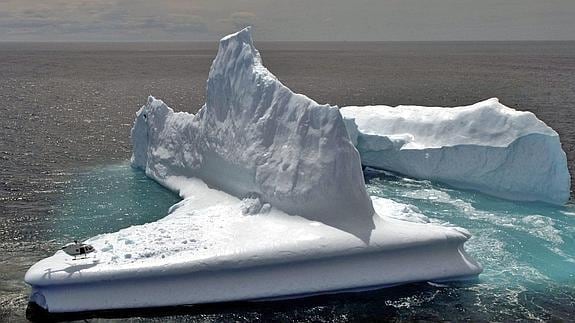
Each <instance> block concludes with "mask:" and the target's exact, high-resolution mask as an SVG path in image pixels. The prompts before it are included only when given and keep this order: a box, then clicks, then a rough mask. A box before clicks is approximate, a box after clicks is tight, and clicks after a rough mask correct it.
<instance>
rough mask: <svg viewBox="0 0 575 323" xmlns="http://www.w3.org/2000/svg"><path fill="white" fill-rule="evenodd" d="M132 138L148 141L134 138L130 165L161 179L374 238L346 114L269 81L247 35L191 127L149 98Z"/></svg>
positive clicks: (226, 44) (221, 66)
mask: <svg viewBox="0 0 575 323" xmlns="http://www.w3.org/2000/svg"><path fill="white" fill-rule="evenodd" d="M144 116H146V117H144ZM134 134H145V137H146V138H147V139H146V140H138V139H137V138H136V140H134V158H133V164H134V165H135V166H139V167H142V168H144V169H146V172H147V173H148V175H150V176H152V177H155V178H156V179H159V180H160V181H161V180H162V179H165V178H167V177H169V176H188V177H198V178H200V179H202V180H204V181H205V182H206V183H207V184H208V185H210V186H212V187H215V188H217V189H221V190H223V191H225V192H228V193H230V194H233V195H235V196H238V197H244V196H248V195H249V196H253V195H257V196H259V197H260V198H261V199H262V200H263V201H264V202H268V203H270V204H271V205H272V206H274V207H277V208H279V209H281V210H283V211H285V212H287V213H290V214H294V215H300V216H303V217H306V218H308V219H311V220H316V221H319V222H322V223H325V224H328V225H330V226H333V227H336V228H339V229H342V230H344V231H347V232H349V233H351V234H354V235H356V236H357V237H359V238H360V239H362V240H364V241H368V240H369V235H370V233H371V230H372V229H373V228H374V223H373V214H374V210H373V206H372V204H371V200H370V198H369V196H368V194H367V192H366V190H365V183H364V179H363V173H362V170H361V161H360V157H359V154H358V152H357V150H356V149H355V148H354V146H353V144H352V142H351V141H350V139H349V137H348V134H347V132H346V128H345V125H344V123H343V120H342V117H341V114H340V113H339V111H338V109H337V107H334V106H329V105H320V104H318V103H316V102H315V101H313V100H311V99H310V98H308V97H306V96H304V95H301V94H295V93H293V92H292V91H291V90H290V89H289V88H287V87H286V86H284V85H283V84H282V83H281V82H280V81H279V80H278V79H277V78H276V77H275V76H274V75H273V74H271V73H270V72H269V71H268V70H267V69H266V68H265V67H264V66H263V65H262V60H261V57H260V55H259V52H258V50H257V49H256V48H255V47H254V45H253V41H252V37H251V33H250V28H249V27H248V28H246V29H243V30H241V31H239V32H237V33H235V34H232V35H229V36H226V37H224V38H223V39H222V40H221V41H220V46H219V50H218V54H217V56H216V58H215V59H214V62H213V63H212V66H211V69H210V74H209V78H208V82H207V95H206V104H205V105H204V106H203V107H202V109H201V110H200V111H199V112H198V114H197V115H196V116H195V117H194V118H193V119H192V118H189V115H183V114H182V113H177V114H176V113H174V112H173V111H172V110H171V109H169V108H168V107H167V106H166V105H165V104H163V103H162V102H161V101H157V100H153V99H151V100H150V101H149V102H148V104H147V105H146V106H144V107H143V108H142V110H140V112H139V114H138V118H137V119H136V124H135V126H134V129H133V137H134ZM135 137H142V136H138V135H136V136H135Z"/></svg>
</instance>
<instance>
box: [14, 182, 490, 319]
mask: <svg viewBox="0 0 575 323" xmlns="http://www.w3.org/2000/svg"><path fill="white" fill-rule="evenodd" d="M178 181H185V182H186V184H185V187H186V188H187V191H186V192H181V194H182V195H183V196H185V197H186V198H185V199H184V200H182V201H181V202H180V203H178V204H176V205H175V206H173V207H172V208H171V210H170V213H169V215H168V216H166V217H165V218H163V219H161V220H159V221H157V222H153V223H149V224H145V225H140V226H133V227H130V228H126V229H123V230H121V231H119V232H115V233H109V234H104V235H100V236H97V237H94V238H92V239H90V240H88V241H87V242H88V243H90V244H92V245H93V246H94V247H95V248H96V252H94V253H92V254H90V255H88V257H87V258H86V259H79V260H73V257H71V256H68V255H67V254H65V253H64V252H62V251H58V252H56V254H55V255H53V256H52V257H49V258H46V259H44V260H42V261H40V262H38V263H37V264H35V265H34V266H32V267H31V268H30V269H29V271H28V272H27V273H26V277H25V280H26V282H27V283H28V284H30V285H31V286H32V288H33V291H32V296H31V301H33V302H35V303H37V304H38V305H40V306H41V307H42V308H45V309H46V310H48V311H49V312H53V313H56V312H80V311H94V310H102V309H121V308H144V307H160V306H175V305H187V304H199V303H214V302H225V301H237V300H256V299H257V300H261V299H273V298H282V297H298V296H306V295H312V294H321V293H332V292H337V291H344V290H350V289H367V288H376V287H385V286H389V285H396V284H403V283H409V282H418V281H448V280H459V279H465V278H472V277H475V276H476V275H478V274H479V273H480V272H481V270H482V269H481V266H480V265H478V264H477V263H476V262H475V261H474V260H472V259H471V257H469V256H468V255H467V254H466V253H465V251H464V249H463V244H464V242H465V241H466V240H467V239H468V238H469V234H468V233H467V232H466V231H465V230H464V229H460V228H454V227H443V226H438V225H434V224H430V223H415V222H409V221H404V220H400V219H398V218H404V219H407V220H410V219H414V220H416V221H420V220H421V215H420V214H418V213H417V212H415V211H414V210H412V209H410V208H409V207H408V206H406V205H403V204H400V203H396V202H393V201H391V200H386V199H376V200H374V207H375V209H376V212H377V214H375V215H374V222H375V224H376V227H375V229H374V230H373V231H372V234H371V237H370V240H369V242H368V243H365V242H364V241H362V240H361V239H359V238H357V237H356V236H354V235H352V234H349V233H347V232H345V231H342V230H339V229H336V228H334V227H331V226H327V225H325V224H322V223H320V222H315V221H311V220H308V219H305V218H302V217H299V216H292V215H288V214H286V213H284V212H282V211H280V210H277V209H275V208H267V207H265V206H264V207H263V208H262V210H261V211H260V212H259V213H257V214H249V213H250V212H249V210H250V207H251V204H250V203H257V201H253V200H250V199H244V200H240V199H237V198H235V197H233V196H231V195H228V194H226V193H223V192H221V191H217V190H213V189H210V188H208V187H207V185H205V184H204V183H203V182H202V181H201V180H198V179H183V178H170V179H169V180H168V181H167V182H166V183H164V184H166V185H167V186H170V185H172V184H174V183H177V182H178ZM179 184H181V182H180V183H179ZM420 222H421V221H420Z"/></svg>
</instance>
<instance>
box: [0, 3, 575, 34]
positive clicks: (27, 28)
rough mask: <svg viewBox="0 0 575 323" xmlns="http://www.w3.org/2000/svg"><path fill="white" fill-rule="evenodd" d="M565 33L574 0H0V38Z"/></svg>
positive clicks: (574, 20) (573, 28)
mask: <svg viewBox="0 0 575 323" xmlns="http://www.w3.org/2000/svg"><path fill="white" fill-rule="evenodd" d="M245 25H253V26H254V33H255V37H256V39H258V40H574V39H575V0H307V1H304V0H199V1H185V0H164V1H151V0H0V40H88V41H93V40H103V41H125V40H135V41H137V40H192V41H193V40H214V39H217V38H219V37H220V36H222V35H224V34H227V33H230V32H232V31H234V30H236V29H239V28H241V27H243V26H245Z"/></svg>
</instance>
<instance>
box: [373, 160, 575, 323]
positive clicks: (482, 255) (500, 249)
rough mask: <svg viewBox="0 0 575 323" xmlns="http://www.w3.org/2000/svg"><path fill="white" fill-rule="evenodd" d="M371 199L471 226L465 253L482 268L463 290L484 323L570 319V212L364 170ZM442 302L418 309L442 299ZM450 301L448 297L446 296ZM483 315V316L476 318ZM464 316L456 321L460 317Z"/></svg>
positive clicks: (574, 257)
mask: <svg viewBox="0 0 575 323" xmlns="http://www.w3.org/2000/svg"><path fill="white" fill-rule="evenodd" d="M365 176H366V182H367V187H368V191H369V193H370V194H371V195H377V196H381V197H387V198H391V199H393V200H395V201H397V202H402V203H409V204H413V205H415V206H417V207H418V208H419V209H420V210H421V212H422V213H424V214H425V215H426V216H428V217H429V218H430V219H431V220H432V221H433V222H437V223H446V224H449V225H456V226H460V227H463V228H466V229H468V230H469V231H470V232H471V233H472V234H473V237H472V238H471V239H470V240H469V241H468V242H467V243H466V250H467V251H468V252H469V253H470V254H471V255H472V256H473V257H474V258H475V259H477V260H478V261H479V262H480V263H481V264H482V265H483V267H484V272H483V273H482V274H481V275H480V279H479V282H478V283H477V284H473V285H471V286H466V287H463V288H462V290H460V291H459V292H460V293H463V294H465V295H466V296H468V297H470V299H469V301H468V302H466V304H465V305H466V306H467V307H468V308H470V309H474V311H481V312H483V314H478V313H475V314H474V313H470V315H471V317H474V318H477V319H488V320H506V319H512V318H517V317H519V318H523V319H550V318H563V319H575V314H574V313H573V312H574V311H575V207H574V206H573V205H572V204H571V205H568V206H567V207H564V208H561V207H552V206H548V205H543V204H537V203H515V202H509V201H504V200H500V199H497V198H493V197H488V196H485V195H482V194H479V193H474V192H468V191H459V190H455V189H450V188H449V187H445V186H441V185H437V184H433V183H431V182H429V181H421V180H413V179H408V178H401V177H396V176H393V175H392V174H385V173H383V172H378V171H375V170H369V169H368V170H367V171H366V173H365ZM440 299H441V297H439V298H438V299H436V300H435V301H430V302H428V303H427V304H426V303H424V304H419V305H418V307H421V308H426V307H428V306H433V305H434V304H435V303H436V302H441V300H440ZM447 299H449V298H447ZM481 312H480V313H481ZM462 318H464V317H455V318H454V319H462Z"/></svg>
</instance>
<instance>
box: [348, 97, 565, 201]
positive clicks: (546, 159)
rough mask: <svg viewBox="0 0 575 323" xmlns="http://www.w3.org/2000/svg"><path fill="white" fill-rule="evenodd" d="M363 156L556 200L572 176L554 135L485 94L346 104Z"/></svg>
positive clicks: (487, 188)
mask: <svg viewBox="0 0 575 323" xmlns="http://www.w3.org/2000/svg"><path fill="white" fill-rule="evenodd" d="M340 111H341V114H342V115H343V117H344V122H345V125H346V127H347V130H348V132H349V135H350V137H351V140H352V141H353V142H354V145H355V146H356V147H357V149H358V150H359V152H360V155H361V161H362V164H363V165H365V166H370V167H374V168H379V169H384V170H388V171H392V172H396V173H400V174H403V175H407V176H410V177H414V178H419V179H428V180H432V181H437V182H442V183H445V184H448V185H450V186H453V187H456V188H462V189H470V190H475V191H479V192H483V193H485V194H488V195H492V196H496V197H500V198H504V199H509V200H516V201H540V202H546V203H551V204H557V205H562V204H564V203H566V202H567V200H568V199H569V194H570V186H571V183H570V181H571V178H570V175H569V170H568V168H567V157H566V155H565V152H564V151H563V150H562V148H561V142H560V141H559V135H558V134H557V133H556V132H555V131H554V130H553V129H551V128H550V127H548V126H547V125H546V124H545V123H544V122H543V121H541V120H539V119H537V117H536V116H535V115H534V114H533V113H531V112H522V111H516V110H514V109H511V108H509V107H506V106H504V105H503V104H501V103H499V100H498V99H496V98H492V99H489V100H486V101H483V102H479V103H476V104H474V105H471V106H463V107H455V108H440V107H421V106H398V107H389V106H383V105H381V106H363V107H357V106H349V107H343V108H341V110H340Z"/></svg>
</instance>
